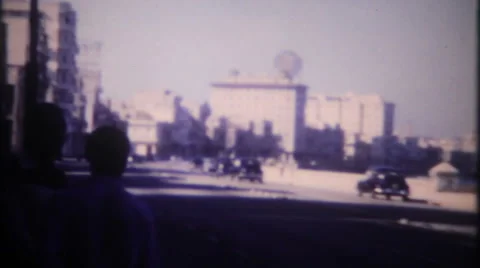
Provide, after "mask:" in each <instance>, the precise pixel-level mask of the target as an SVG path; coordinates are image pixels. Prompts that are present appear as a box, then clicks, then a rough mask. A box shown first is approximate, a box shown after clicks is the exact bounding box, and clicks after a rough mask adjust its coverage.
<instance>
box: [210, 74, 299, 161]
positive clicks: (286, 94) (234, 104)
mask: <svg viewBox="0 0 480 268" xmlns="http://www.w3.org/2000/svg"><path fill="white" fill-rule="evenodd" d="M212 87H213V88H212V92H211V97H210V98H211V99H210V104H211V107H212V110H213V111H214V113H215V114H219V115H222V116H225V117H227V118H242V119H244V120H247V121H251V122H253V123H254V125H255V127H254V132H255V134H257V135H258V134H263V128H264V124H265V122H270V123H271V124H272V125H273V134H274V135H278V136H280V137H281V145H282V147H283V149H284V150H285V151H286V152H295V151H302V150H303V145H302V142H303V140H304V139H303V138H304V137H303V134H304V123H305V121H304V120H305V119H304V109H305V102H306V87H305V86H304V85H300V84H294V83H292V82H291V81H289V80H287V79H283V78H268V77H260V78H254V77H231V78H229V79H227V81H224V82H217V83H213V84H212Z"/></svg>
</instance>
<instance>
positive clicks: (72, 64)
mask: <svg viewBox="0 0 480 268" xmlns="http://www.w3.org/2000/svg"><path fill="white" fill-rule="evenodd" d="M39 12H40V15H41V23H40V28H41V29H40V31H39V34H40V46H41V47H40V48H39V52H41V53H40V54H41V55H42V56H44V57H42V58H46V60H47V62H46V65H47V66H46V67H45V68H47V70H45V71H44V72H42V73H47V76H48V77H47V78H48V79H47V80H49V81H48V82H49V83H48V85H47V86H48V88H46V90H45V91H42V90H40V95H39V100H40V101H46V102H53V103H55V104H57V105H59V106H60V107H61V108H62V109H64V111H65V118H66V121H67V126H68V139H70V138H71V137H72V134H73V133H74V132H75V131H76V129H77V128H78V127H77V124H78V121H77V120H75V119H74V118H73V117H72V113H73V112H74V110H75V96H74V94H75V92H76V91H78V82H77V81H76V78H77V66H76V60H75V57H76V55H77V53H78V45H77V38H76V26H77V25H76V23H77V16H76V12H75V10H74V9H73V7H72V6H71V4H70V3H68V2H57V3H54V2H40V3H39ZM29 13H30V1H28V0H4V15H5V17H6V19H5V22H6V23H7V25H8V28H9V29H10V30H9V33H10V34H9V36H8V53H7V54H8V64H9V77H10V80H13V81H14V84H16V85H18V81H19V80H21V79H22V72H23V71H24V70H23V68H24V66H25V64H26V62H27V59H28V44H29V38H28V29H29ZM43 80H45V79H43ZM19 88H20V87H19ZM16 93H17V94H16V95H17V96H18V97H20V96H21V95H22V93H21V92H20V91H18V92H16ZM18 128H19V127H17V128H16V129H18ZM14 129H15V127H14ZM14 136H15V135H14ZM71 143H72V142H71V141H69V140H67V143H66V146H65V148H64V153H68V151H69V150H71V148H70V147H71V146H70V145H71Z"/></svg>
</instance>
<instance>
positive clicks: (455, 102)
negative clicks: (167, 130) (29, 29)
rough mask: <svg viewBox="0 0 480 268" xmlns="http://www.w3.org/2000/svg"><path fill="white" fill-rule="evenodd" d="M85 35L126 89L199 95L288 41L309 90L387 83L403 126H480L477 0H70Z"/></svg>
mask: <svg viewBox="0 0 480 268" xmlns="http://www.w3.org/2000/svg"><path fill="white" fill-rule="evenodd" d="M70 2H72V4H73V5H74V7H75V8H76V9H77V11H78V13H79V32H78V34H79V38H82V39H94V40H100V41H102V42H103V44H104V48H105V49H104V52H103V64H102V67H103V72H104V87H105V92H106V94H107V95H108V96H111V97H114V98H121V99H126V98H129V97H130V96H132V94H134V92H135V91H139V90H156V89H162V88H170V89H172V90H174V91H176V92H178V93H180V94H182V95H183V96H185V97H186V98H190V99H192V100H195V101H204V100H207V99H208V95H209V90H210V89H209V84H210V82H212V81H214V80H219V79H223V78H225V76H227V75H228V72H229V71H230V70H231V69H232V68H237V69H239V70H240V71H241V72H248V73H265V72H266V73H274V72H275V69H274V66H273V61H274V58H275V56H276V54H278V53H279V52H281V51H283V50H286V49H291V50H293V51H295V52H296V53H297V54H299V55H300V56H301V57H302V59H303V62H304V63H303V70H302V72H301V79H302V82H304V83H305V84H307V85H308V86H309V87H310V89H309V90H310V91H312V92H319V93H325V94H343V93H346V92H348V91H351V92H354V93H358V94H363V93H378V94H380V95H382V96H383V97H384V98H385V99H387V100H390V101H393V102H395V103H396V104H397V111H396V121H397V122H396V129H397V130H400V131H402V130H406V129H407V124H408V123H409V122H410V123H411V126H412V134H415V135H423V136H436V137H440V136H457V135H463V134H466V133H467V132H471V131H473V130H474V121H475V107H476V106H475V105H476V103H475V102H476V97H475V85H476V82H475V78H476V77H475V69H474V68H475V61H476V53H475V44H476V39H475V38H476V32H475V31H476V26H475V23H476V21H475V5H474V0H402V1H398V0H363V1H358V0H275V1H272V0H269V1H268V0H242V1H236V0H202V1H198V0H135V1H133V0H131V1H127V0H72V1H70Z"/></svg>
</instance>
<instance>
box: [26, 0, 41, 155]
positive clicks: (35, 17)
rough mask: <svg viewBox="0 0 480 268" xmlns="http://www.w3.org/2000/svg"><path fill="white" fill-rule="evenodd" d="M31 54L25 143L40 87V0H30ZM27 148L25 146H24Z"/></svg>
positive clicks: (29, 58)
mask: <svg viewBox="0 0 480 268" xmlns="http://www.w3.org/2000/svg"><path fill="white" fill-rule="evenodd" d="M29 22H30V23H29V36H30V44H29V47H28V48H29V49H28V51H29V55H28V63H27V66H26V74H25V83H24V86H25V88H24V97H25V99H24V111H25V113H24V119H23V123H24V124H23V126H24V127H23V132H24V133H23V134H24V135H23V138H24V139H23V143H24V145H25V142H26V139H25V132H28V131H31V130H30V129H29V125H30V124H29V121H30V118H31V116H32V115H31V113H32V112H31V111H32V109H33V108H34V107H35V106H36V105H37V96H38V87H39V73H38V71H39V68H38V42H39V33H38V31H39V12H38V0H31V1H30V12H29ZM24 148H25V147H24Z"/></svg>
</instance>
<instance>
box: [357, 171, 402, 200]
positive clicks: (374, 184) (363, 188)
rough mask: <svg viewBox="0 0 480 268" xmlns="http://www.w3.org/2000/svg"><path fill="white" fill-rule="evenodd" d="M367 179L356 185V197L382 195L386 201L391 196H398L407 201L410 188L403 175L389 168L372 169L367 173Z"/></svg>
mask: <svg viewBox="0 0 480 268" xmlns="http://www.w3.org/2000/svg"><path fill="white" fill-rule="evenodd" d="M366 175H367V178H366V179H364V180H361V181H359V182H358V183H357V191H358V195H359V196H362V195H363V194H364V193H369V194H371V196H372V198H376V197H377V196H378V195H383V196H385V198H386V199H387V200H390V199H391V197H392V196H400V197H401V198H402V200H403V201H408V200H409V196H410V187H409V186H408V184H407V181H406V180H405V176H404V175H403V173H402V172H401V171H399V170H397V169H395V168H391V167H373V168H370V169H369V170H368V171H367V174H366Z"/></svg>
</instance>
